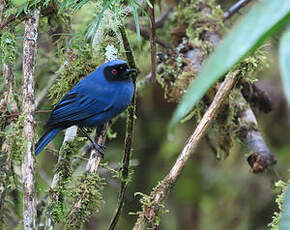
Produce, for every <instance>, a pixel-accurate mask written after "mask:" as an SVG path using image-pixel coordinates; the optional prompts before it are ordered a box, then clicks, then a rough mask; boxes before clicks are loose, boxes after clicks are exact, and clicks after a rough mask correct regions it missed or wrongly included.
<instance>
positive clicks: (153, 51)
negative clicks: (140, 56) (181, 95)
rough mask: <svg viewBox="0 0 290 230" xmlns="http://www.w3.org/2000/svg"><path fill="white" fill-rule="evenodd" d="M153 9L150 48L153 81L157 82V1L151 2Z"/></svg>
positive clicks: (152, 0) (151, 10) (151, 12)
mask: <svg viewBox="0 0 290 230" xmlns="http://www.w3.org/2000/svg"><path fill="white" fill-rule="evenodd" d="M150 2H151V5H152V8H151V7H148V11H149V16H150V21H151V30H150V32H151V33H150V47H151V73H152V80H153V81H155V80H156V35H155V33H156V26H155V13H154V8H155V1H154V0H150Z"/></svg>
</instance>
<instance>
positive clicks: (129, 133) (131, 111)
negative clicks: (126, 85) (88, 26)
mask: <svg viewBox="0 0 290 230" xmlns="http://www.w3.org/2000/svg"><path fill="white" fill-rule="evenodd" d="M119 29H120V32H121V35H122V39H123V44H124V48H125V52H126V56H127V60H128V63H129V66H130V68H136V64H135V60H134V56H133V52H132V50H131V47H130V43H129V40H128V38H127V35H126V31H125V28H124V27H123V26H121V27H120V28H119ZM133 83H134V95H133V99H132V102H131V105H130V106H129V108H128V116H127V127H126V137H125V150H124V155H123V165H122V182H121V188H120V192H119V198H118V204H117V208H116V210H115V213H114V215H113V217H112V219H111V222H110V225H109V227H108V229H109V230H113V229H115V227H116V225H117V223H118V220H119V217H120V215H121V211H122V207H123V205H124V202H125V193H126V190H127V186H128V177H129V166H130V157H131V151H132V143H133V135H134V133H133V132H134V124H135V111H136V77H134V79H133Z"/></svg>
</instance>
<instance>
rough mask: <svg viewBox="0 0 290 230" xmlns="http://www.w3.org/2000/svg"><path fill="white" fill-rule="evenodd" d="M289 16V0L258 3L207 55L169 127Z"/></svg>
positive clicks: (266, 0) (270, 0) (265, 0)
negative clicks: (209, 54)
mask: <svg viewBox="0 0 290 230" xmlns="http://www.w3.org/2000/svg"><path fill="white" fill-rule="evenodd" d="M289 18H290V0H263V1H260V2H259V3H257V4H256V5H255V6H254V7H253V8H252V9H251V10H250V12H249V13H247V14H246V15H245V16H244V17H243V19H242V20H240V21H239V23H237V24H236V26H234V28H233V29H232V30H231V31H230V32H229V34H228V35H227V36H226V37H225V38H224V40H223V41H222V42H221V44H220V45H219V46H218V47H217V49H216V51H215V52H214V53H213V54H212V55H211V56H210V57H209V58H208V60H207V61H206V63H205V65H204V67H203V68H202V70H201V72H200V74H199V75H198V77H197V79H196V80H195V81H193V82H192V83H191V85H190V86H189V89H188V91H187V93H186V94H185V95H184V96H183V98H182V100H181V103H180V104H179V105H178V107H177V109H176V111H175V113H174V115H173V118H172V120H171V125H170V127H171V128H173V127H174V126H175V124H176V123H177V122H179V121H180V120H181V119H182V118H183V117H184V116H185V115H186V114H187V113H189V112H190V111H191V110H192V108H193V106H194V105H195V104H196V103H197V102H198V101H199V100H200V99H201V98H202V96H203V95H204V94H205V93H206V91H207V90H208V89H209V88H210V87H211V86H212V85H213V84H214V83H215V82H216V81H217V80H218V79H219V78H220V77H222V76H223V75H224V74H225V73H226V72H227V71H228V70H229V69H231V68H232V67H233V66H234V65H235V64H236V63H237V62H238V61H239V60H241V59H242V58H243V57H245V56H246V55H247V54H249V53H250V52H252V51H253V50H255V49H256V48H257V47H258V46H259V45H260V44H261V43H262V42H263V41H264V40H265V39H266V38H267V37H269V36H270V35H272V34H273V33H274V32H275V31H277V29H279V28H280V27H281V26H283V25H284V24H285V23H286V22H287V21H289Z"/></svg>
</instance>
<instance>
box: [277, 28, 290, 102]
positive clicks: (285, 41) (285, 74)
mask: <svg viewBox="0 0 290 230" xmlns="http://www.w3.org/2000/svg"><path fill="white" fill-rule="evenodd" d="M279 62H280V72H281V77H282V82H283V88H284V92H285V96H286V98H287V101H288V104H289V105H290V28H288V29H287V30H286V31H285V32H284V34H283V35H282V37H281V40H280V45H279Z"/></svg>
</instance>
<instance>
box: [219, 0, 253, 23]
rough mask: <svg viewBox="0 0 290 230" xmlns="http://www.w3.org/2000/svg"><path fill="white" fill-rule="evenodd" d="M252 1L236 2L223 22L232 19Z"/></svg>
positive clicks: (227, 12) (225, 14) (242, 0)
mask: <svg viewBox="0 0 290 230" xmlns="http://www.w3.org/2000/svg"><path fill="white" fill-rule="evenodd" d="M250 1H251V0H240V1H238V2H236V3H235V4H234V5H233V6H231V7H230V8H229V9H228V10H227V11H226V12H225V13H224V17H223V20H224V21H225V20H227V19H229V18H231V17H232V16H233V15H234V14H235V13H236V12H238V11H239V10H240V9H241V8H242V7H244V6H245V5H247V4H248V3H249V2H250Z"/></svg>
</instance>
